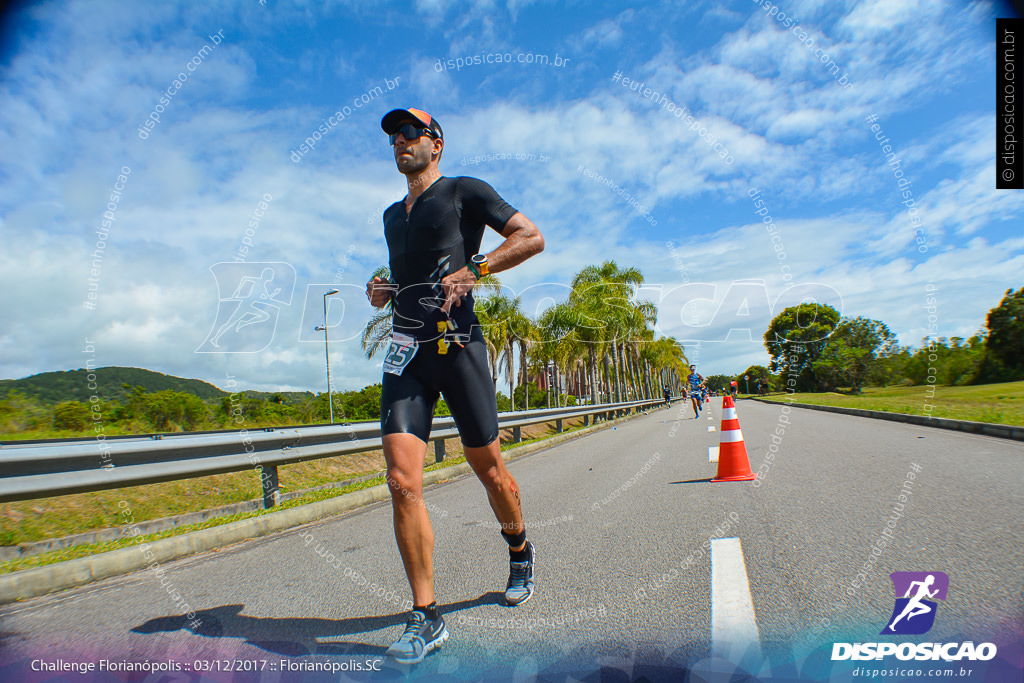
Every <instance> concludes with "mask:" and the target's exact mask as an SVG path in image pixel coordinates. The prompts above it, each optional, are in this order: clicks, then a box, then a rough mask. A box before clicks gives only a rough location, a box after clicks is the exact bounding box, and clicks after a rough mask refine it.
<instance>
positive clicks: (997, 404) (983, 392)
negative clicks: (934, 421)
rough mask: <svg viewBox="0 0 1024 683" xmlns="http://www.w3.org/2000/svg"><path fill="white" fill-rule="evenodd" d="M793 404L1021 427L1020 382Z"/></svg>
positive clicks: (812, 396) (877, 391) (1023, 400)
mask: <svg viewBox="0 0 1024 683" xmlns="http://www.w3.org/2000/svg"><path fill="white" fill-rule="evenodd" d="M790 397H791V395H790V394H771V395H769V396H765V397H764V398H765V399H766V400H769V401H787V402H788V401H789V400H790ZM792 400H793V402H795V403H810V404H813V405H824V406H837V407H841V408H859V409H862V410H879V411H882V412H886V413H903V414H906V415H931V416H932V417H944V418H949V419H952V420H970V421H971V422H991V423H994V424H1004V425H1014V426H1019V425H1024V382H1005V383H1002V384H981V385H978V386H967V387H946V386H938V387H934V388H933V387H929V386H917V387H902V386H901V387H866V388H865V389H864V390H863V392H862V393H861V394H859V395H852V394H842V393H838V392H828V393H805V394H802V393H796V394H792Z"/></svg>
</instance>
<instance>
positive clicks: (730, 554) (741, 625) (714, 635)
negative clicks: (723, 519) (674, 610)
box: [711, 538, 761, 662]
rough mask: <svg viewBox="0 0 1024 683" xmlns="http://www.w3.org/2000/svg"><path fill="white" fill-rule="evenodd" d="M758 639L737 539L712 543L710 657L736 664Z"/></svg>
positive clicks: (745, 572)
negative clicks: (720, 658)
mask: <svg viewBox="0 0 1024 683" xmlns="http://www.w3.org/2000/svg"><path fill="white" fill-rule="evenodd" d="M751 645H753V646H755V647H756V648H757V650H758V653H759V654H760V650H761V637H760V634H758V631H757V619H756V618H755V616H754V602H753V600H751V598H750V583H749V582H748V580H747V567H746V564H745V563H744V562H743V547H742V546H741V545H740V539H738V538H716V539H713V540H712V541H711V656H712V657H716V656H717V657H722V658H724V659H726V660H728V661H730V662H738V661H740V659H741V658H742V657H743V655H744V654H745V653H746V652H747V650H748V649H749V648H750V646H751Z"/></svg>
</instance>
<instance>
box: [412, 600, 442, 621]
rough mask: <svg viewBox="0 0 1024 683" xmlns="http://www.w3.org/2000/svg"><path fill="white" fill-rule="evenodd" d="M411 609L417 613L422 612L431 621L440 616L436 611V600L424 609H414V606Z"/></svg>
mask: <svg viewBox="0 0 1024 683" xmlns="http://www.w3.org/2000/svg"><path fill="white" fill-rule="evenodd" d="M413 609H414V610H416V611H417V612H423V613H424V614H426V615H427V619H430V620H431V621H434V620H435V619H437V618H438V617H440V616H441V613H440V612H438V611H437V601H436V600H435V601H434V602H432V603H430V604H429V605H427V606H426V607H416V606H415V605H414V606H413Z"/></svg>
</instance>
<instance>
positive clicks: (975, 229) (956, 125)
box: [0, 0, 1024, 391]
mask: <svg viewBox="0 0 1024 683" xmlns="http://www.w3.org/2000/svg"><path fill="white" fill-rule="evenodd" d="M1009 12H1010V10H1008V9H1007V8H1004V7H1003V6H1002V5H996V4H993V3H991V2H966V1H954V0H919V1H915V2H910V1H907V0H878V1H874V0H867V1H863V2H854V1H842V2H829V3H815V2H805V1H801V0H792V1H789V2H781V3H779V4H778V6H772V5H769V3H767V2H765V1H763V0H762V2H760V3H759V2H758V1H757V0H734V1H731V2H721V3H707V2H690V3H685V4H683V3H676V2H648V3H643V2H639V3H630V5H629V6H627V5H626V4H625V3H610V2H609V3H590V2H543V1H536V2H531V1H529V0H523V1H510V2H486V3H456V2H448V1H446V0H437V1H434V2H428V1H423V2H413V3H387V2H385V3H361V2H345V1H339V2H326V3H303V2H288V3H285V2H275V0H265V2H263V3H261V2H260V1H259V0H253V1H251V2H208V3H195V4H189V5H175V4H172V3H131V4H127V3H114V2H76V3H66V2H50V3H37V4H31V5H27V6H25V7H23V8H22V9H21V10H19V11H18V12H16V13H14V14H11V15H9V16H8V17H7V19H6V25H5V29H4V30H5V35H4V37H3V41H2V45H3V48H2V53H0V179H2V182H0V230H2V231H3V237H4V244H5V248H4V250H3V251H2V252H0V280H2V284H3V286H4V290H5V291H6V292H7V296H5V297H4V298H3V300H2V303H0V315H2V319H3V321H4V322H3V324H2V326H0V377H5V378H15V377H23V376H26V375H30V374H34V373H37V372H44V371H48V370H64V369H74V368H78V367H83V366H84V365H85V362H86V358H87V357H89V358H92V357H93V356H94V357H95V361H94V362H95V363H96V365H98V366H105V365H124V366H138V367H145V368H149V369H152V370H157V371H160V372H166V373H169V374H175V375H181V376H186V377H197V378H201V379H204V380H207V381H210V382H212V383H214V384H217V385H219V386H221V387H224V386H226V385H227V379H228V377H233V378H234V379H235V381H236V382H238V384H239V385H240V386H243V387H247V388H255V389H264V390H276V389H296V390H314V391H321V390H323V388H324V384H325V378H324V368H323V362H324V344H323V337H322V333H321V332H316V331H314V329H313V327H314V326H315V325H317V324H320V323H322V316H323V296H322V295H323V293H324V292H325V291H326V290H327V289H328V288H331V287H335V288H339V289H341V290H342V291H341V293H340V294H338V295H336V296H334V297H332V299H331V308H330V311H329V316H328V322H329V328H330V334H331V371H332V384H333V386H334V388H336V389H351V388H359V387H362V386H364V385H366V384H369V383H373V382H376V381H379V377H380V370H379V365H378V362H377V361H376V360H375V361H368V360H366V359H365V358H364V357H363V356H362V354H361V352H360V350H359V348H358V334H359V332H360V331H361V329H362V325H363V323H364V322H365V320H366V318H367V317H368V316H369V315H370V313H371V310H370V308H369V305H368V304H367V303H366V301H365V297H363V296H362V295H361V294H360V293H359V292H360V291H361V289H362V287H363V283H364V282H365V281H366V279H367V278H368V276H369V274H370V272H372V270H373V269H374V268H376V267H377V266H378V265H380V264H383V263H386V260H387V252H386V247H385V244H384V240H383V234H382V228H381V222H380V214H381V212H382V211H383V209H384V208H385V207H386V206H387V205H388V204H390V203H391V202H393V201H395V200H397V199H400V198H401V197H402V196H403V195H404V193H405V188H404V182H403V179H402V177H401V176H400V175H399V174H398V173H397V171H396V170H395V167H394V162H393V160H392V157H391V155H390V149H389V148H388V146H387V140H386V137H385V136H384V135H383V133H382V132H381V131H380V128H379V121H380V117H381V116H382V115H383V114H384V113H385V112H386V111H388V110H390V109H392V108H395V107H405V106H416V107H421V108H423V109H426V110H428V111H430V112H432V113H433V114H434V115H435V116H436V117H437V118H438V119H439V120H440V121H441V123H442V125H443V126H444V129H445V134H446V148H445V152H444V157H443V159H442V164H441V169H442V172H444V173H445V174H446V175H450V176H455V175H473V176H476V177H480V178H483V179H484V180H486V181H488V182H490V183H491V184H492V185H493V186H494V187H495V188H496V189H497V190H498V192H499V193H500V194H502V196H503V197H505V199H507V200H508V201H509V202H510V203H511V204H512V205H513V206H515V207H516V208H518V209H519V210H521V211H522V212H523V213H524V214H526V215H527V216H528V217H530V218H531V219H532V220H533V221H534V222H535V223H536V224H537V225H538V227H540V229H541V230H542V232H543V233H544V236H545V238H546V243H547V248H546V250H545V251H544V253H543V254H541V255H540V256H538V257H536V258H534V259H532V260H530V261H528V262H527V263H525V264H523V265H522V266H520V267H518V268H516V269H514V270H512V271H509V272H507V273H503V274H502V276H501V279H502V282H503V283H504V284H505V285H506V286H507V287H508V288H509V289H510V290H511V291H513V292H515V293H517V294H521V295H522V296H523V300H524V303H525V304H526V306H527V308H528V310H529V311H530V312H531V313H534V312H538V311H540V310H543V308H544V307H545V306H547V305H550V303H551V301H552V300H553V299H557V298H559V297H560V296H562V292H564V290H565V287H566V285H567V284H568V283H569V281H570V280H571V278H572V275H573V274H574V273H575V272H577V271H578V270H579V269H580V268H582V267H584V266H586V265H588V264H594V263H600V262H602V261H605V260H608V259H614V260H615V261H617V262H618V263H619V264H620V265H631V266H636V267H639V268H640V269H641V270H642V271H643V273H644V275H645V277H646V281H647V282H648V283H649V285H648V286H647V287H645V288H644V290H643V292H642V295H643V296H645V297H647V298H650V299H652V300H654V301H656V302H658V303H659V305H660V315H659V320H658V331H659V333H662V334H671V335H674V336H676V337H677V338H679V339H683V340H685V344H686V352H687V355H688V356H689V357H690V358H691V360H696V361H697V362H698V363H699V365H700V367H701V370H702V372H703V373H704V374H715V373H732V372H739V371H742V370H743V369H744V368H746V367H747V366H748V365H750V364H753V363H766V361H767V359H768V356H767V353H766V351H765V349H764V346H763V344H762V342H761V335H762V334H763V331H764V330H765V329H766V328H767V326H768V323H769V321H770V319H771V317H772V312H773V310H774V312H778V310H781V307H782V306H783V305H785V304H787V303H792V302H795V301H798V300H801V299H802V298H804V297H808V296H810V297H814V298H816V299H817V300H820V301H824V302H828V303H832V304H833V305H836V306H837V307H838V308H840V309H841V310H842V312H843V313H844V314H845V315H849V316H866V317H871V318H877V319H880V320H883V321H884V322H886V323H887V324H888V325H889V326H890V328H892V330H893V331H894V332H895V333H896V334H897V335H898V336H899V337H900V340H901V341H902V342H903V343H906V344H915V345H916V344H918V343H919V342H920V340H921V338H922V337H924V336H925V335H926V334H928V333H929V318H928V316H929V312H928V311H927V310H926V309H925V303H926V297H927V296H928V293H929V291H934V290H937V291H938V294H937V295H936V298H937V302H938V303H937V309H936V310H935V311H933V314H934V316H935V317H934V319H933V320H932V324H933V328H932V332H933V334H936V335H943V336H963V337H967V336H970V335H971V334H972V333H973V332H975V331H976V330H977V329H978V328H979V327H981V326H983V325H984V319H985V314H986V313H987V312H988V310H989V309H990V308H992V307H993V306H995V305H997V304H998V302H999V300H1000V298H1001V297H1002V294H1003V292H1004V291H1005V290H1006V289H1008V288H1010V287H1014V288H1016V287H1020V286H1021V285H1024V282H1022V281H1021V276H1022V273H1024V232H1022V230H1021V220H1020V216H1021V212H1022V209H1024V194H1022V193H1021V192H1017V191H997V190H995V189H994V187H995V163H994V149H995V119H994V114H993V111H994V97H993V93H994V87H995V60H994V54H995V49H994V33H995V17H996V16H1009V15H1010V14H1009ZM783 15H785V18H783ZM506 54H507V55H508V57H506V56H505V55H506ZM492 55H501V59H502V60H506V59H508V60H511V61H502V62H501V63H493V61H494V59H495V57H493V56H492ZM539 55H543V56H544V58H546V59H547V64H540V63H538V62H539V61H542V60H543V59H544V58H541V57H538V56H539ZM822 56H825V59H826V61H824V62H823V61H822V59H821V58H822ZM474 57H480V60H479V63H477V64H472V63H470V64H468V65H462V64H461V63H460V62H459V61H458V60H461V61H462V62H471V61H472V60H473V58H474ZM485 58H486V59H485ZM439 60H440V61H439ZM448 60H451V61H450V62H449V61H448ZM520 60H522V61H520ZM487 61H490V62H492V63H487ZM556 61H558V62H559V63H558V65H556V64H555V62H556ZM529 62H532V63H529ZM449 64H450V66H449ZM189 67H191V68H189ZM179 73H181V74H185V76H186V78H185V79H184V80H180V79H179V77H178V74H179ZM616 73H618V74H620V76H622V77H625V78H627V79H631V80H634V81H639V82H643V84H644V87H646V88H650V89H651V90H652V91H657V93H658V94H659V95H658V96H657V97H656V98H653V97H652V96H651V95H649V94H648V95H647V96H645V94H644V92H643V89H642V88H637V89H636V90H635V91H634V90H633V89H630V88H629V87H627V86H624V81H622V80H620V81H614V80H613V75H615V74H616ZM176 80H177V81H178V82H177V83H176V82H175V81H176ZM378 88H379V89H378ZM662 96H663V97H662ZM161 97H164V98H165V100H164V101H163V103H161ZM655 99H656V100H657V101H655ZM684 108H685V113H684V112H681V111H679V110H682V109H684ZM336 112H341V113H342V116H338V115H336ZM677 112H679V113H682V114H683V116H677ZM154 116H155V117H156V118H158V119H159V120H158V121H157V120H156V119H155V118H153V117H154ZM332 116H334V118H333V119H331V117H332ZM869 116H875V117H877V118H875V119H873V121H872V122H873V123H874V124H875V125H877V126H878V129H877V131H875V130H872V129H871V125H872V122H869V121H868V120H867V117H869ZM147 120H149V121H150V122H151V123H150V124H149V125H150V128H148V129H147V128H145V124H146V121H147ZM325 122H329V123H325ZM694 122H695V123H697V126H696V127H695V129H694V130H691V128H693V127H694V126H693V125H692V123H694ZM320 126H324V129H325V130H326V132H318V127H320ZM140 127H142V132H141V133H140ZM876 133H878V134H879V137H884V138H888V144H889V145H890V146H891V150H890V151H891V152H895V154H896V156H895V157H890V158H888V159H887V157H886V154H885V152H884V151H883V149H882V147H881V145H880V143H879V141H878V140H877V139H876ZM314 136H315V137H317V138H318V139H314V140H313V142H314V144H315V147H313V148H312V149H308V151H305V152H304V153H302V154H301V155H297V154H296V153H295V152H296V150H299V149H300V147H299V146H300V145H302V144H303V142H304V140H306V138H312V137H314ZM722 150H725V151H726V152H727V159H723V158H722V156H721V152H722ZM296 157H298V160H297V161H296V160H295V159H296ZM890 159H897V160H898V161H899V164H898V166H893V165H890V163H889V162H890ZM124 169H128V171H129V172H128V173H125V172H124ZM896 171H899V173H898V174H897V172H896ZM119 175H121V176H123V178H122V179H119V178H118V176H119ZM901 182H902V183H903V185H902V187H901V186H900V183H901ZM906 183H911V184H910V185H909V186H908V185H906ZM908 191H909V195H908V194H907V192H908ZM752 194H754V195H756V199H759V200H760V201H761V202H762V203H761V204H756V203H755V200H754V199H752V197H751V195H752ZM112 195H116V200H114V199H112ZM268 198H269V199H268ZM908 199H913V207H912V208H913V209H914V210H915V212H916V219H915V218H914V217H913V216H911V214H910V208H911V207H910V206H908V205H905V204H904V203H902V202H905V201H907V200H908ZM261 202H263V204H262V205H261ZM111 206H113V209H111V208H110V207H111ZM759 210H760V211H761V214H760V215H758V214H757V213H755V212H756V211H759ZM105 212H107V213H108V216H107V217H106V219H105V218H104V213H105ZM257 214H258V215H257ZM104 220H106V221H107V225H106V226H104V225H103V222H104ZM765 220H770V221H771V223H770V225H768V226H766V224H765V223H764V222H763V221H765ZM915 221H919V223H917V222H915ZM254 224H255V227H254V226H253V225H254ZM247 229H248V230H249V233H248V234H247V233H246V231H247ZM920 239H923V240H924V243H923V244H922V243H920V242H919V240H920ZM100 242H102V245H101V244H100ZM498 243H499V238H498V237H497V235H494V234H492V235H489V236H488V237H487V238H486V239H485V243H484V245H485V249H492V248H494V247H495V246H497V244H498ZM779 245H781V247H780V246H779ZM241 246H245V247H246V248H247V251H246V252H245V253H244V254H242V256H241V258H243V259H244V261H240V262H238V263H236V264H235V265H231V266H223V265H221V266H218V265H217V264H223V263H232V261H233V259H235V258H239V248H240V247H241ZM922 246H924V247H926V250H922V249H921V247H922ZM780 249H781V251H780ZM264 263H269V264H276V265H273V266H265V265H263V264H264ZM267 267H270V268H271V272H272V273H273V281H272V282H270V283H267V282H266V280H264V282H262V283H260V282H258V281H259V278H260V277H261V274H262V273H263V271H264V269H265V268H267ZM246 278H249V279H248V280H247V279H246ZM243 282H248V283H249V285H252V284H253V283H256V284H258V285H259V286H260V287H262V286H264V284H266V285H267V290H266V292H265V293H266V294H267V296H268V298H265V299H262V300H260V299H259V298H258V296H257V295H258V293H259V292H256V293H253V292H252V291H251V290H250V289H246V288H245V287H240V285H241V284H242V283H243ZM249 285H247V286H249ZM928 288H930V289H928ZM261 291H262V290H261ZM90 296H91V297H92V298H90ZM254 302H255V303H254ZM90 306H91V308H90ZM236 309H237V310H238V311H242V312H244V311H245V310H249V311H254V312H255V313H254V314H253V315H254V317H253V318H251V320H252V321H253V322H252V323H251V324H249V325H247V326H245V330H244V332H243V331H242V328H237V327H232V326H231V325H232V324H234V323H232V318H231V314H232V313H233V312H234V311H236ZM255 316H262V319H261V318H258V317H255ZM225 326H226V327H225ZM221 328H225V329H226V330H227V332H225V333H224V334H222V336H221V337H220V338H218V339H217V341H218V343H219V344H220V346H213V345H211V341H210V340H211V338H213V337H215V336H216V335H215V332H216V331H217V330H219V329H221ZM748 330H749V332H748ZM86 340H88V342H87V341H86ZM87 344H88V346H89V347H90V348H91V349H93V350H92V351H90V352H88V353H83V349H85V348H86V346H87Z"/></svg>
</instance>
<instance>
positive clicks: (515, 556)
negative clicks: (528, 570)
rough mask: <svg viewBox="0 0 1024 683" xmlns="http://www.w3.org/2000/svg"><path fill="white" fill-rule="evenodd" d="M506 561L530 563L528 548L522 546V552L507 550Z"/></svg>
mask: <svg viewBox="0 0 1024 683" xmlns="http://www.w3.org/2000/svg"><path fill="white" fill-rule="evenodd" d="M508 559H510V560H511V561H513V562H529V561H530V551H529V546H525V545H524V546H523V549H522V550H512V548H509V549H508Z"/></svg>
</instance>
